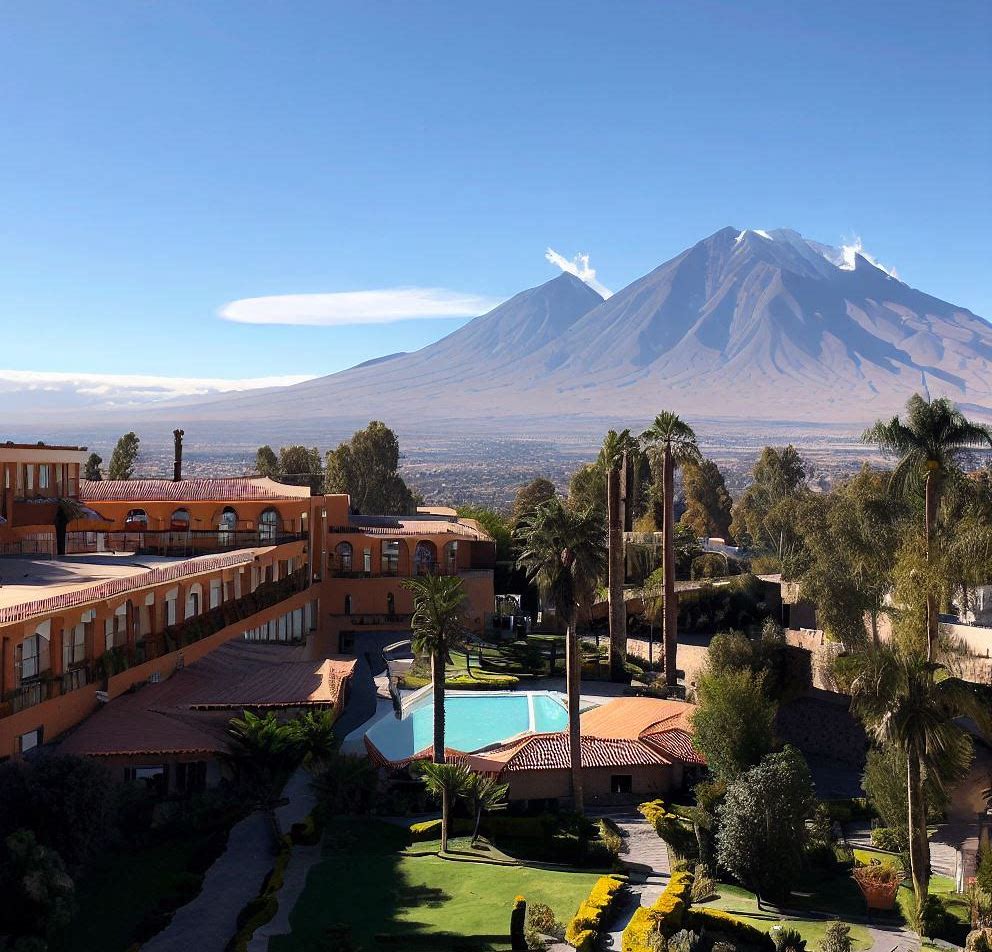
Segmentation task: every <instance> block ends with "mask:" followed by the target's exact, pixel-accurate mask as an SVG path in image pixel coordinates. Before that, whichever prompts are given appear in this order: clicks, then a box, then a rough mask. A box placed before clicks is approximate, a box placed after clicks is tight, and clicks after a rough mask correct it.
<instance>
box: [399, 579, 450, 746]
mask: <svg viewBox="0 0 992 952" xmlns="http://www.w3.org/2000/svg"><path fill="white" fill-rule="evenodd" d="M402 584H403V587H404V588H406V589H408V590H409V591H410V592H412V593H413V618H412V619H411V621H410V626H411V628H412V629H413V639H412V643H413V650H414V651H416V652H417V654H420V655H424V654H427V655H430V658H431V685H432V690H433V695H434V762H435V763H437V764H443V763H444V679H445V665H446V663H447V661H448V658H449V655H450V652H451V649H452V648H454V647H455V646H456V645H457V644H459V642H460V641H461V636H462V633H463V631H464V623H463V616H464V614H465V601H466V595H465V587H464V585H463V584H462V580H461V579H460V578H459V577H458V576H456V575H419V576H417V577H415V578H410V579H405V580H404V581H403V583H402Z"/></svg>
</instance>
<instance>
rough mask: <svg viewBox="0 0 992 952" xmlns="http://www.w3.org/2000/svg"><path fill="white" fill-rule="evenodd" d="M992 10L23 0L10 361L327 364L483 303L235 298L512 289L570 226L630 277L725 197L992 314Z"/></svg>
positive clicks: (710, 227) (15, 119)
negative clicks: (285, 315) (421, 307)
mask: <svg viewBox="0 0 992 952" xmlns="http://www.w3.org/2000/svg"><path fill="white" fill-rule="evenodd" d="M990 37H992V5H990V4H988V3H987V2H985V0H975V2H955V0H950V2H944V3H940V4H936V3H932V2H916V0H904V2H898V3H897V2H874V3H865V2H863V0H861V2H857V3H852V2H846V0H841V2H834V3H831V4H813V3H796V2H795V0H788V2H778V0H767V2H757V3H747V4H745V3H737V2H715V0H709V2H707V0H692V2H663V0H652V2H622V0H620V2H618V0H610V2H606V0H604V2H602V3H583V2H577V0H572V2H568V3H564V2H561V3H559V2H541V3H533V2H530V3H515V2H507V0H504V2H502V3H498V4H495V3H493V4H480V3H471V2H468V3H467V2H464V0H461V2H450V3H448V2H443V3H442V2H430V0H425V2H422V3H408V4H401V3H386V2H368V3H349V4H345V3H330V2H321V3H305V2H298V0H297V2H293V3H291V4H282V3H246V2H238V3H234V2H228V3H221V2H187V3H181V2H169V3H143V2H138V0H129V2H121V3H117V2H112V0H103V2H101V3H98V4H93V3H86V2H78V3H68V2H57V0H47V2H45V3H22V4H14V3H9V4H4V5H3V6H0V130H2V143H3V145H2V147H0V200H2V204H0V209H2V210H0V326H2V327H3V329H4V330H5V332H6V333H5V335H4V338H5V344H6V346H5V348H4V352H3V355H2V357H0V368H2V369H9V370H21V371H49V372H80V371H89V372H93V373H96V374H107V373H141V374H148V375H176V376H184V377H231V378H244V377H267V376H271V375H289V374H301V375H303V374H319V373H326V372H330V371H332V370H336V369H340V368H342V367H346V366H349V365H351V364H353V363H355V362H357V361H360V360H363V359H367V358H369V357H372V356H375V355H378V354H382V353H387V352H391V351H396V350H408V349H413V348H415V347H418V346H421V345H423V344H424V343H427V342H428V341H430V340H433V339H436V338H437V337H440V336H442V335H443V334H444V333H446V332H448V331H449V330H451V329H453V328H454V327H456V326H458V325H459V324H460V323H463V322H464V318H462V317H459V318H446V319H420V320H407V321H403V322H401V323H392V324H377V325H368V324H366V325H360V326H330V327H323V326H321V327H314V326H286V325H274V326H273V325H257V324H244V323H236V322H234V321H228V320H223V319H221V317H220V316H219V312H220V310H221V309H222V308H223V307H224V306H225V305H227V304H229V303H230V302H232V301H236V300H239V299H243V298H254V297H260V296H275V295H299V294H316V293H322V294H329V293H336V292H343V291H363V290H374V289H383V288H386V289H388V288H397V287H421V288H424V287H426V288H441V289H450V290H452V291H455V292H458V293H459V295H462V296H469V297H471V298H477V299H479V300H480V301H483V302H486V301H495V300H500V299H502V298H505V297H507V296H509V295H511V294H513V293H515V292H516V291H518V290H521V289H523V288H525V287H530V286H533V285H535V284H539V283H541V282H542V281H545V280H547V279H549V278H551V277H553V276H554V274H555V273H556V269H555V268H554V267H553V266H552V265H550V264H549V263H548V262H547V261H545V259H544V252H545V249H546V248H548V247H549V246H550V247H553V248H555V249H557V250H558V251H559V252H561V253H562V254H564V255H566V256H568V257H571V256H572V255H574V254H576V253H578V252H586V253H588V254H589V255H590V256H591V263H592V266H593V267H594V268H595V269H596V271H597V273H598V276H599V279H600V280H601V281H602V282H603V283H604V284H606V285H608V286H609V287H611V288H614V289H617V288H620V287H623V286H624V285H625V284H627V283H629V282H630V281H632V280H633V279H635V278H637V277H638V276H640V275H641V274H643V273H645V272H646V271H648V270H650V269H651V268H653V267H655V266H657V265H658V264H659V263H661V262H662V261H664V260H666V259H668V258H670V257H672V256H673V255H675V254H677V253H678V252H679V251H681V250H682V249H683V248H685V247H686V246H688V245H690V244H692V243H694V242H695V241H697V240H698V239H700V238H702V237H704V236H705V235H707V234H710V233H711V232H713V231H715V230H717V229H718V228H720V227H723V226H725V225H736V226H739V227H741V228H743V227H753V228H774V227H781V226H786V227H793V228H796V229H797V230H799V231H801V232H803V233H804V234H806V235H807V236H809V237H813V238H816V239H818V240H822V241H826V242H830V243H835V244H839V243H841V241H842V240H844V239H850V238H852V237H853V236H854V235H860V236H861V237H862V239H863V241H864V245H865V247H866V248H867V249H868V250H870V251H871V252H872V253H873V254H874V255H875V256H876V257H877V258H878V259H879V260H880V261H882V262H884V263H885V264H887V265H892V266H895V267H896V269H897V270H898V272H899V275H900V276H901V277H902V278H903V279H904V280H906V281H907V282H909V283H910V284H913V285H915V286H917V287H921V288H923V289H925V290H927V291H929V292H931V293H934V294H936V295H938V296H940V297H943V298H945V299H948V300H951V301H953V302H955V303H958V304H962V305H964V306H967V307H970V308H971V309H972V310H974V311H976V312H977V313H979V314H982V315H983V316H985V317H987V318H992V282H990V280H989V256H990V251H992V238H990V234H992V214H990V212H992V172H990V169H992V161H990V152H992V148H990V147H992V92H990V89H992V78H990V77H992V40H990ZM464 307H470V305H464Z"/></svg>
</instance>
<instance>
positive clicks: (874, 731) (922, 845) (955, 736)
mask: <svg viewBox="0 0 992 952" xmlns="http://www.w3.org/2000/svg"><path fill="white" fill-rule="evenodd" d="M851 695H852V700H853V707H854V711H855V713H857V714H858V716H859V717H860V718H861V719H862V721H864V723H865V726H866V727H867V728H868V731H869V732H870V734H871V735H872V736H873V737H874V739H875V740H876V741H878V742H879V743H882V744H891V745H893V746H895V747H896V748H898V749H899V750H900V751H902V753H903V754H904V755H905V757H906V762H907V771H906V794H907V803H908V814H907V819H908V832H909V856H910V866H911V871H912V878H913V891H914V892H915V894H916V903H917V909H922V908H923V902H924V901H925V899H926V896H927V891H928V889H929V881H930V852H929V845H928V842H927V816H926V798H925V793H924V785H925V784H926V785H927V786H929V787H930V789H932V790H934V791H936V792H938V793H942V792H944V791H945V790H946V788H947V787H948V786H949V785H950V784H951V783H953V782H956V781H957V780H959V779H960V778H961V776H962V774H963V772H966V771H967V768H968V765H969V764H970V761H971V751H972V739H971V735H970V734H969V733H968V732H967V730H965V728H964V727H962V726H961V725H960V724H958V723H957V720H956V719H957V718H960V717H970V718H972V719H973V720H974V721H975V723H976V724H977V725H978V726H979V728H980V729H981V730H982V731H983V732H985V733H986V735H988V733H989V731H990V729H992V706H990V699H992V695H990V693H989V689H988V687H987V686H985V685H979V684H973V683H971V682H969V681H965V680H963V679H961V678H957V677H953V676H952V675H951V673H950V671H949V670H948V669H947V668H946V667H945V666H944V665H943V664H941V663H940V662H937V661H932V660H930V659H929V658H928V657H927V656H926V655H925V654H923V652H921V651H914V650H911V649H908V648H906V647H901V646H898V645H896V646H890V645H879V646H873V647H872V648H871V649H870V650H869V651H868V652H866V653H865V654H864V655H863V656H862V658H861V661H860V671H859V672H858V674H857V676H856V677H855V679H854V681H853V683H852V688H851Z"/></svg>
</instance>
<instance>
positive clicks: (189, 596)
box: [186, 582, 203, 618]
mask: <svg viewBox="0 0 992 952" xmlns="http://www.w3.org/2000/svg"><path fill="white" fill-rule="evenodd" d="M202 608H203V586H202V585H200V583H199V582H194V583H193V584H192V585H190V587H189V591H188V592H187V593H186V618H196V616H197V615H199V614H200V610H201V609H202Z"/></svg>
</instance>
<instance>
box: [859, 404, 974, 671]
mask: <svg viewBox="0 0 992 952" xmlns="http://www.w3.org/2000/svg"><path fill="white" fill-rule="evenodd" d="M861 439H862V441H863V442H865V443H876V444H878V446H879V448H880V449H881V450H882V451H883V452H885V453H891V454H893V455H898V457H899V461H898V462H897V463H896V467H895V469H894V470H893V472H892V479H891V485H892V487H893V488H895V489H898V490H901V491H906V490H912V489H918V488H919V486H920V484H921V483H922V486H923V498H924V503H923V534H924V546H925V549H926V557H927V559H928V560H929V559H930V556H931V552H932V550H933V547H934V530H935V528H936V523H937V507H938V506H939V505H940V494H941V488H942V484H943V482H944V480H945V479H947V477H948V476H950V475H952V474H955V473H959V472H960V469H961V465H962V463H963V462H964V461H966V460H967V458H968V457H969V456H970V454H971V451H973V450H974V449H976V448H979V447H992V429H990V428H989V427H987V426H983V425H982V424H980V423H972V422H971V421H970V420H968V419H966V418H965V416H964V414H963V413H961V411H960V410H958V408H957V407H956V406H955V405H954V404H953V403H952V402H951V401H950V400H948V399H947V398H946V397H939V398H938V399H936V400H928V399H925V398H924V397H922V396H920V394H918V393H914V394H913V396H911V397H910V398H909V400H908V401H907V403H906V418H905V420H901V419H900V418H899V417H898V416H894V417H893V418H892V419H891V420H889V421H888V422H885V421H884V420H879V421H878V422H877V423H876V424H875V425H874V426H872V427H869V429H867V430H865V432H864V434H863V435H862V437H861ZM937 608H938V606H937V604H936V601H935V599H933V598H932V597H931V598H928V599H927V657H928V658H929V660H931V661H932V660H934V653H935V650H936V645H937V634H938V630H937Z"/></svg>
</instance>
